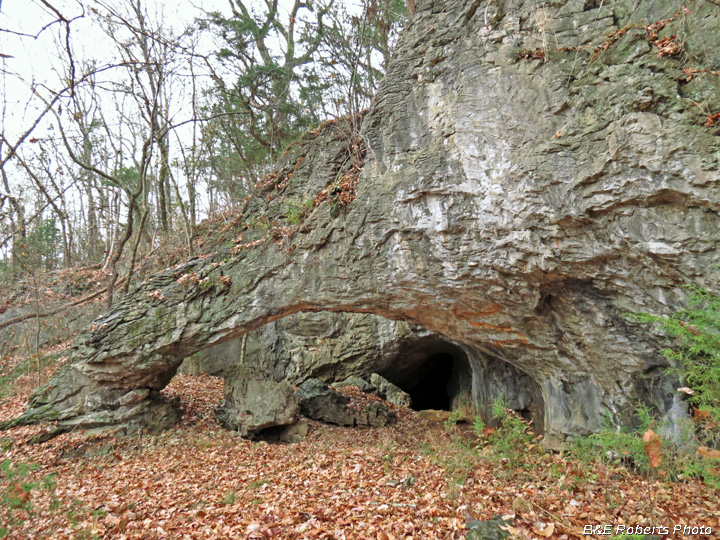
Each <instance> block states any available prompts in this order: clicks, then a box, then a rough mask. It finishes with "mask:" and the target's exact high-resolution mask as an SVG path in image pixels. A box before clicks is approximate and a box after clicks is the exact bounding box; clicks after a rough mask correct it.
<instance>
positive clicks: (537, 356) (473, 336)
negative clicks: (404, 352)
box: [16, 0, 720, 436]
mask: <svg viewBox="0 0 720 540" xmlns="http://www.w3.org/2000/svg"><path fill="white" fill-rule="evenodd" d="M683 6H684V4H683V3H682V2H679V1H671V0H637V1H635V2H629V1H620V0H619V1H617V2H614V3H613V4H612V6H610V5H609V4H608V3H603V2H595V1H590V0H570V1H568V2H556V3H544V4H540V3H537V2H535V1H534V0H533V1H530V0H517V1H513V2H505V1H496V0H491V1H489V2H486V3H483V2H476V1H474V0H457V1H452V2H429V1H428V2H420V3H418V6H417V15H416V17H415V18H414V20H413V22H412V23H411V24H410V25H409V26H408V28H407V29H406V31H405V33H404V35H403V37H402V40H401V43H400V45H399V48H398V50H397V52H396V54H395V57H394V60H393V62H392V63H391V65H390V66H389V69H388V74H387V76H386V78H385V80H384V82H383V83H382V85H381V87H380V89H379V90H378V94H377V96H376V99H375V101H374V105H373V107H372V109H371V111H370V112H369V113H368V114H367V116H366V117H365V119H364V122H363V127H362V133H361V135H360V136H359V137H356V136H355V135H353V133H352V131H351V128H352V122H348V123H344V122H334V123H331V124H328V125H326V126H325V127H323V128H322V129H321V130H319V131H318V132H317V133H313V134H310V135H308V137H307V138H306V139H305V140H304V141H301V142H300V143H299V144H298V145H296V146H295V147H293V148H291V149H290V150H289V151H288V153H287V155H286V156H285V158H284V162H283V164H281V167H280V170H279V172H278V174H277V175H276V176H274V177H272V178H269V179H268V181H267V183H266V184H265V186H264V187H262V188H261V190H260V193H259V194H258V195H259V196H258V197H255V198H254V199H253V200H251V201H250V202H249V203H248V207H247V208H245V209H243V215H245V216H251V215H252V216H255V218H256V222H257V221H262V222H263V223H267V224H269V226H266V227H264V228H263V227H254V228H253V226H252V224H251V223H249V222H245V223H242V222H241V221H238V230H237V231H234V233H235V234H236V235H237V233H238V232H241V233H242V234H243V235H244V238H243V240H242V241H243V242H244V243H243V244H240V245H238V246H236V248H235V249H233V250H231V251H230V252H224V253H218V254H217V255H215V256H213V257H210V258H207V259H203V260H194V261H190V262H188V263H187V264H186V265H184V266H182V267H178V268H172V269H169V270H168V271H166V272H164V273H162V274H159V275H157V276H155V277H153V278H152V279H150V280H148V281H147V282H146V283H144V284H143V285H142V286H141V287H140V288H139V289H138V290H136V291H135V292H134V293H132V294H131V295H129V296H128V297H127V298H126V299H125V300H124V301H123V302H121V303H119V304H118V305H117V306H116V307H114V308H113V310H112V311H111V312H109V313H108V314H107V315H105V316H104V317H101V318H100V319H98V320H96V321H95V323H94V324H93V326H92V327H91V328H90V329H89V330H88V331H86V332H85V333H84V334H83V335H82V336H80V337H78V339H77V344H76V348H75V351H74V353H73V357H72V359H71V362H70V364H69V365H68V366H66V368H65V369H64V370H63V371H62V372H61V373H60V374H59V375H58V376H57V377H56V378H55V379H54V380H53V381H51V382H50V383H49V384H48V385H47V386H45V387H43V388H42V389H40V390H39V391H38V392H37V393H36V395H35V396H34V397H33V398H32V399H31V401H30V403H29V407H28V410H27V412H26V414H25V415H24V416H23V417H21V418H20V419H18V420H17V421H16V422H33V421H42V420H45V419H54V420H57V421H58V422H59V423H58V425H59V426H60V427H61V428H62V426H68V425H71V423H75V424H78V423H80V424H81V423H83V422H91V421H92V419H93V418H95V417H96V415H97V414H99V413H102V414H104V415H105V416H106V417H112V418H114V416H113V415H116V416H117V418H116V420H117V422H121V418H120V416H119V414H118V413H117V411H119V407H121V406H120V404H119V399H120V398H121V397H122V396H124V395H126V394H127V393H128V392H130V391H132V390H137V389H140V390H142V389H149V390H157V389H160V388H162V387H163V386H164V385H165V384H166V383H167V381H168V380H169V379H170V378H171V377H172V376H173V374H174V372H175V370H176V369H177V367H178V365H179V364H180V362H181V361H182V359H183V358H185V357H187V356H189V355H191V354H193V353H195V352H197V351H199V350H201V349H203V348H206V347H208V346H211V345H214V344H218V343H221V342H223V341H227V340H231V339H234V338H237V337H238V336H240V335H242V334H243V333H245V332H248V331H251V330H254V329H257V328H260V327H261V326H263V325H265V324H266V323H268V322H272V321H275V320H278V319H281V318H283V317H285V316H287V315H291V314H293V313H297V312H300V311H306V312H307V311H310V312H318V311H336V312H357V313H374V314H377V315H381V316H383V317H386V318H388V319H394V320H400V321H407V322H410V323H412V324H417V325H420V326H422V327H423V328H425V329H427V330H428V331H430V332H432V333H434V334H435V335H439V336H443V338H444V339H445V340H446V341H445V343H446V344H449V346H452V347H455V348H456V349H459V350H461V351H462V352H463V353H464V354H465V358H466V361H467V369H468V370H469V372H470V376H464V377H458V379H457V386H458V387H463V388H466V387H469V388H467V393H466V394H465V395H467V396H469V399H470V405H471V406H473V407H475V408H476V409H477V410H483V409H484V408H485V407H486V400H487V397H486V391H487V390H488V389H489V388H490V386H491V385H490V384H489V382H488V380H492V379H493V378H496V379H497V380H499V381H501V382H502V384H504V385H505V387H506V388H507V389H508V391H512V392H514V395H513V396H510V397H511V399H516V400H518V401H523V403H525V404H526V406H527V408H528V410H529V411H531V410H532V408H533V407H535V409H536V410H537V409H538V408H539V409H540V410H541V413H540V414H541V416H542V423H543V428H544V430H545V431H546V432H547V435H548V436H551V435H557V436H564V435H574V434H582V433H587V432H590V431H594V430H597V429H599V428H600V426H601V418H602V417H603V414H604V413H606V414H608V415H609V416H610V418H612V419H613V420H614V421H615V422H618V423H622V422H627V421H629V419H630V415H631V412H632V410H633V408H634V403H635V402H636V400H638V399H645V400H650V401H651V402H652V403H653V404H654V405H655V407H656V408H657V409H659V410H660V411H661V412H668V411H673V410H676V408H677V407H676V405H677V404H676V403H674V399H675V398H674V397H673V396H672V394H666V393H664V392H661V391H659V389H662V388H664V387H665V388H671V386H670V384H671V383H670V382H669V381H666V380H664V379H663V377H664V376H663V375H662V370H661V369H660V367H661V366H662V365H663V364H664V359H663V358H662V356H661V355H660V354H659V353H658V349H659V348H660V345H661V343H660V341H659V336H656V335H652V334H651V333H649V332H648V329H647V328H645V327H642V326H639V325H635V324H633V323H630V322H629V321H628V320H627V319H626V318H624V317H623V313H625V312H632V311H646V312H651V313H658V314H659V313H663V314H667V313H669V312H670V311H672V310H673V309H675V308H677V307H678V306H679V305H680V304H681V302H682V300H683V297H684V295H685V292H684V291H683V290H682V288H681V286H682V285H684V284H694V285H698V286H703V287H706V288H708V289H710V290H712V291H714V292H717V283H718V282H719V281H718V278H719V277H720V275H719V271H718V268H717V267H715V266H714V264H715V263H716V262H717V258H718V247H720V219H719V218H718V212H720V173H719V172H718V169H719V166H720V137H718V135H719V130H720V128H719V127H718V126H717V125H714V121H713V119H712V118H710V119H708V113H714V112H716V111H717V106H718V105H717V96H718V95H720V78H719V77H716V76H714V75H712V74H711V73H709V72H707V71H702V70H718V69H720V34H719V33H718V32H717V31H716V25H717V16H716V12H715V9H716V8H715V7H714V6H712V5H711V4H710V3H702V4H701V3H698V4H693V5H692V6H690V7H688V9H687V10H685V11H684V10H683ZM687 11H689V12H690V13H687ZM668 19H670V21H669V22H667V23H666V24H665V26H663V27H662V28H660V26H661V25H655V26H653V27H652V28H645V25H649V24H650V23H656V22H659V21H661V20H665V21H667V20H668ZM655 31H657V32H659V34H658V35H659V39H656V38H654V37H653V32H655ZM673 35H674V36H677V37H676V38H674V39H675V40H676V41H675V42H672V39H671V40H670V41H671V42H672V43H674V44H675V45H677V47H666V46H664V45H663V43H664V44H665V45H667V43H668V41H667V40H666V41H665V42H661V41H660V39H662V38H665V37H668V38H669V37H670V36H673ZM545 60H547V61H545ZM683 68H686V71H683ZM687 68H693V69H697V70H700V71H692V69H691V70H689V71H688V69H687ZM363 154H365V156H364V161H362V162H361V159H362V158H363ZM301 156H302V158H303V159H302V160H301V159H299V158H300V157H301ZM290 174H291V175H292V178H290V177H289V176H288V175H290ZM269 190H273V193H275V194H276V195H275V196H274V197H273V199H272V201H271V202H270V203H268V202H267V194H268V193H269ZM308 193H309V194H317V196H316V197H315V199H314V200H315V201H316V202H317V204H315V205H314V206H312V209H311V210H310V211H309V212H308V213H307V214H306V215H304V216H302V219H300V220H299V222H298V221H297V220H291V219H290V218H289V217H288V216H289V215H291V212H290V208H291V207H292V204H291V203H293V202H297V201H298V200H302V197H305V196H306V194H308ZM266 207H267V208H266ZM238 219H241V218H238ZM243 219H244V218H243ZM256 241H258V242H257V243H256ZM157 291H160V292H161V293H162V295H154V294H153V293H154V292H157ZM160 298H162V299H160ZM438 354H446V353H438ZM450 356H451V357H452V355H450ZM454 358H455V357H452V359H453V361H454ZM401 360H402V359H399V363H398V366H397V373H398V374H399V373H407V371H405V372H403V367H402V366H401V364H402V362H401ZM405 367H407V368H408V369H410V368H412V366H409V367H408V366H405ZM462 369H465V368H462ZM460 370H461V368H460V367H459V368H458V370H457V371H458V372H460ZM380 373H381V374H382V375H385V376H386V377H387V378H388V379H389V380H391V381H392V382H395V383H396V384H398V382H397V381H398V380H399V379H396V380H393V378H392V377H390V376H389V374H388V373H384V372H382V371H381V372H380ZM398 377H399V375H398ZM450 384H451V385H452V383H450ZM663 385H665V386H663ZM399 386H401V387H402V385H401V384H399ZM410 393H411V394H412V392H410Z"/></svg>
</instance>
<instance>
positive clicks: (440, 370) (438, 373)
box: [403, 353, 455, 411]
mask: <svg viewBox="0 0 720 540" xmlns="http://www.w3.org/2000/svg"><path fill="white" fill-rule="evenodd" d="M454 362H455V359H454V358H453V356H452V355H450V354H447V353H438V354H434V355H432V356H430V357H429V358H427V359H426V360H425V361H424V362H423V363H422V364H421V365H420V366H419V367H418V371H417V375H416V378H415V379H414V380H412V381H409V382H407V383H405V384H404V385H403V386H404V388H403V389H404V390H405V391H406V392H407V393H408V394H410V398H411V399H412V408H413V410H416V411H422V410H425V409H436V410H440V411H449V410H451V408H452V398H451V396H450V389H449V386H450V379H451V377H452V374H453V364H454Z"/></svg>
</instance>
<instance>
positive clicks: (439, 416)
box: [417, 409, 452, 423]
mask: <svg viewBox="0 0 720 540" xmlns="http://www.w3.org/2000/svg"><path fill="white" fill-rule="evenodd" d="M451 414H452V413H451V412H450V411H438V410H435V409H424V410H422V411H418V413H417V418H418V420H425V421H427V422H437V423H440V422H445V421H447V420H448V419H449V418H450V415H451Z"/></svg>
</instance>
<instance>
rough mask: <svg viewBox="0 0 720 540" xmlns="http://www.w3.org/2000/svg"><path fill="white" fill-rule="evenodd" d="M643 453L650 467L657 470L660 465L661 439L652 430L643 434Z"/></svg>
mask: <svg viewBox="0 0 720 540" xmlns="http://www.w3.org/2000/svg"><path fill="white" fill-rule="evenodd" d="M643 444H644V446H645V453H646V454H647V455H648V457H649V458H650V467H652V468H653V469H657V468H658V467H659V466H660V465H661V464H662V437H661V436H660V435H658V434H657V433H655V432H654V431H653V430H652V429H648V430H647V431H646V432H645V433H644V434H643Z"/></svg>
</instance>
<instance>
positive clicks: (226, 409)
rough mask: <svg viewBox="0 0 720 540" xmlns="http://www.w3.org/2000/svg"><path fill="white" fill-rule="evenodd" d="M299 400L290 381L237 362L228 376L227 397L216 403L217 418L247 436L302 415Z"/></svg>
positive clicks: (285, 423)
mask: <svg viewBox="0 0 720 540" xmlns="http://www.w3.org/2000/svg"><path fill="white" fill-rule="evenodd" d="M298 412H299V409H298V402H297V399H296V398H295V395H294V390H293V387H292V386H291V385H290V383H288V382H287V381H280V382H277V381H273V380H272V379H269V378H268V377H267V376H265V375H264V374H262V373H261V372H259V371H258V370H256V369H254V368H251V367H249V366H244V365H236V366H234V367H233V368H232V369H231V370H230V371H229V373H228V375H227V376H226V378H225V400H224V401H223V403H222V404H221V405H219V406H218V407H216V409H215V411H214V414H215V418H216V419H217V420H218V422H220V423H221V424H222V425H223V426H225V427H226V428H228V429H232V430H237V431H238V432H239V433H240V435H242V436H243V437H250V436H254V435H257V434H259V433H260V432H262V431H263V430H266V429H268V428H272V427H275V426H285V425H288V424H293V423H295V422H296V421H297V419H298Z"/></svg>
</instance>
